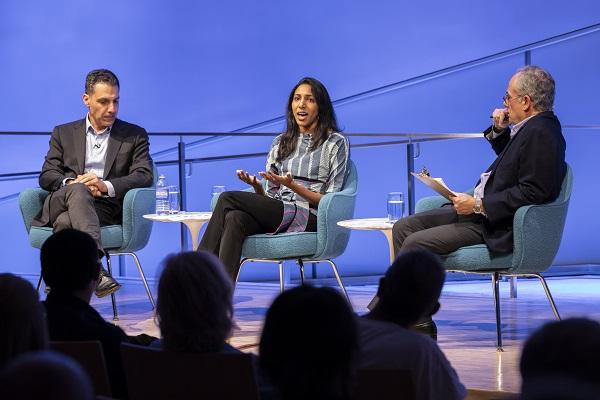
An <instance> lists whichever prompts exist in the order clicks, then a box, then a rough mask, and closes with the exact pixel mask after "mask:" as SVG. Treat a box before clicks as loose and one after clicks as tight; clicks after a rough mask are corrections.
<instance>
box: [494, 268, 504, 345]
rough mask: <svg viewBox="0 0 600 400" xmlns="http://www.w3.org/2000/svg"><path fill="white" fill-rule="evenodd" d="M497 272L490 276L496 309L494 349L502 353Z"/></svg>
mask: <svg viewBox="0 0 600 400" xmlns="http://www.w3.org/2000/svg"><path fill="white" fill-rule="evenodd" d="M498 275H499V274H498V272H494V273H493V274H492V286H493V290H494V305H495V307H496V337H497V342H496V349H497V350H498V351H504V349H502V325H501V322H500V285H499V283H500V282H499V279H498V278H499V277H498Z"/></svg>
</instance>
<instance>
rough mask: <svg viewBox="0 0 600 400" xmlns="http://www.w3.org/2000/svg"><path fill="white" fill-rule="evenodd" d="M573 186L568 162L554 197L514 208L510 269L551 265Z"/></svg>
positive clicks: (519, 270) (540, 269)
mask: <svg viewBox="0 0 600 400" xmlns="http://www.w3.org/2000/svg"><path fill="white" fill-rule="evenodd" d="M572 188H573V171H572V170H571V166H569V165H568V164H567V172H566V174H565V177H564V179H563V183H562V186H561V190H560V193H559V195H558V197H557V198H556V199H555V200H554V201H551V202H549V203H545V204H538V205H529V206H524V207H521V208H519V209H518V210H517V212H516V213H515V217H514V220H513V221H514V222H513V228H514V232H513V235H514V251H513V259H512V266H511V272H513V273H530V272H534V273H539V272H543V271H545V270H546V269H548V267H550V265H552V262H553V261H554V257H555V256H556V253H557V252H558V249H559V247H560V242H561V239H562V234H563V230H564V227H565V221H566V219H567V211H568V209H569V200H570V199H571V191H572Z"/></svg>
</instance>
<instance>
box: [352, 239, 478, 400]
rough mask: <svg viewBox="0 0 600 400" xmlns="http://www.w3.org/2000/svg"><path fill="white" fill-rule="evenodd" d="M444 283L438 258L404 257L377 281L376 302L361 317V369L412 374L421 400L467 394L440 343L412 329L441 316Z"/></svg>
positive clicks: (420, 253) (428, 255)
mask: <svg viewBox="0 0 600 400" xmlns="http://www.w3.org/2000/svg"><path fill="white" fill-rule="evenodd" d="M444 279H445V271H444V268H443V267H442V265H441V263H440V260H439V258H438V256H436V255H435V254H433V253H431V252H429V251H427V250H414V251H407V252H403V253H401V254H400V256H399V257H398V258H396V260H395V261H394V262H393V263H392V265H391V266H390V268H389V269H388V270H387V272H386V274H385V276H384V277H382V278H381V280H380V281H379V289H378V291H377V296H378V297H379V301H378V303H377V304H376V305H375V307H374V308H373V310H372V311H371V312H370V313H369V314H367V315H365V316H364V317H362V318H358V332H359V344H360V349H361V350H360V358H359V366H360V368H366V369H368V368H377V369H381V368H384V369H388V368H389V369H404V370H409V371H410V372H411V376H412V378H413V384H414V387H415V394H416V398H418V399H449V400H451V399H464V398H465V397H466V395H467V392H466V390H465V387H464V386H463V385H462V384H461V383H460V381H459V379H458V376H457V375H456V372H455V371H454V369H453V368H452V366H451V365H450V362H449V361H448V360H447V359H446V357H445V356H444V353H442V351H441V350H440V348H439V347H438V345H437V343H436V342H435V341H434V340H432V339H431V338H430V337H428V336H426V335H423V334H421V333H418V332H416V331H414V330H413V327H414V325H415V324H416V323H418V321H421V320H423V319H424V318H427V317H430V316H432V315H433V314H435V313H436V312H437V311H438V309H439V307H440V304H439V302H438V300H439V297H440V294H441V292H442V287H443V286H444Z"/></svg>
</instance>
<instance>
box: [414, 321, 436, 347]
mask: <svg viewBox="0 0 600 400" xmlns="http://www.w3.org/2000/svg"><path fill="white" fill-rule="evenodd" d="M414 328H415V330H416V331H417V332H419V333H422V334H423V335H427V336H429V337H430V338H432V339H433V340H435V341H436V342H437V325H436V324H435V322H433V319H431V317H429V318H427V319H426V320H423V321H421V322H419V323H418V324H416V325H415V327H414Z"/></svg>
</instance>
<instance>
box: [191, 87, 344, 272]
mask: <svg viewBox="0 0 600 400" xmlns="http://www.w3.org/2000/svg"><path fill="white" fill-rule="evenodd" d="M286 125H287V126H286V131H285V133H283V134H281V135H279V136H277V137H276V138H275V140H273V144H272V145H271V150H270V151H269V156H268V158H267V164H266V169H265V172H260V173H259V174H260V176H262V177H263V178H264V179H265V180H266V185H265V186H263V185H262V184H261V182H260V181H259V180H258V179H257V177H256V176H254V175H250V174H248V172H246V171H241V170H238V171H237V176H238V178H239V179H240V180H242V181H243V182H245V183H247V184H249V185H250V186H252V188H253V189H254V193H252V192H243V191H233V192H225V193H223V194H221V196H219V200H218V201H217V205H216V207H215V209H214V212H213V216H212V218H211V220H210V222H209V223H208V226H207V228H206V232H205V233H204V236H203V238H202V241H201V242H200V246H199V248H198V249H199V250H204V251H209V252H211V253H214V254H216V255H218V256H219V258H220V259H221V260H222V261H223V263H224V264H225V266H226V268H227V270H228V272H229V274H230V275H231V277H232V279H233V280H234V281H235V279H236V277H237V274H238V271H239V265H240V256H241V253H242V245H243V243H244V240H245V239H246V237H247V236H250V235H254V234H257V233H273V234H276V233H280V232H303V231H307V232H315V231H316V230H317V208H318V206H319V201H320V200H321V197H323V195H324V194H326V193H330V192H337V191H340V190H341V189H342V187H343V184H344V180H345V178H346V172H347V166H348V156H349V145H348V140H347V139H346V138H345V137H344V136H342V135H341V134H340V133H339V132H338V131H339V129H338V126H337V121H336V118H335V112H334V110H333V105H332V104H331V99H330V97H329V93H328V92H327V89H326V88H325V86H323V84H322V83H321V82H319V81H318V80H316V79H314V78H303V79H301V80H300V82H298V84H296V86H294V88H293V89H292V91H291V93H290V96H289V100H288V104H287V111H286Z"/></svg>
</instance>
